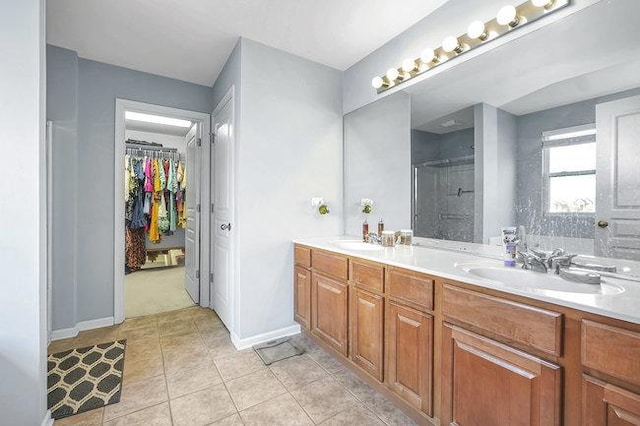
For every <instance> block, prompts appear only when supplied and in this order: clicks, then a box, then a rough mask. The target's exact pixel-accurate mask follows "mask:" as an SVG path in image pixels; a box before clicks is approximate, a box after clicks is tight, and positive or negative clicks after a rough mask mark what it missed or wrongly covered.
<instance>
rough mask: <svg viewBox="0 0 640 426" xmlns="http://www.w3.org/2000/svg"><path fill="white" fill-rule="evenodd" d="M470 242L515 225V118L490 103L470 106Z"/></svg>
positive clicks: (485, 239)
mask: <svg viewBox="0 0 640 426" xmlns="http://www.w3.org/2000/svg"><path fill="white" fill-rule="evenodd" d="M474 116H475V117H474V125H475V129H474V132H475V138H474V139H475V162H474V167H475V176H474V177H475V182H474V185H475V188H474V190H475V193H474V195H475V203H474V206H475V221H474V242H476V243H484V244H488V243H489V238H491V237H497V236H499V235H500V228H501V227H503V226H511V225H515V224H516V223H515V220H516V217H515V208H514V203H515V185H516V184H515V183H516V144H517V131H516V129H517V125H516V117H515V116H514V115H511V114H509V113H507V112H505V111H502V110H499V109H497V108H495V107H492V106H491V105H487V104H478V105H475V107H474Z"/></svg>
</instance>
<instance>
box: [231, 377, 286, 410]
mask: <svg viewBox="0 0 640 426" xmlns="http://www.w3.org/2000/svg"><path fill="white" fill-rule="evenodd" d="M227 389H228V390H229V393H230V394H231V398H233V402H235V404H236V407H238V410H244V409H246V408H249V407H252V406H254V405H257V404H260V403H261V402H264V401H267V400H269V399H271V398H274V397H276V396H278V395H282V394H283V393H286V392H287V390H286V389H285V388H284V386H282V384H281V383H280V382H279V381H278V379H276V376H274V375H273V373H272V372H271V371H269V370H268V369H264V370H259V371H256V372H254V373H251V374H248V375H246V376H242V377H240V378H238V379H235V380H232V381H230V382H228V383H227Z"/></svg>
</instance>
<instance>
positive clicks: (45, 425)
mask: <svg viewBox="0 0 640 426" xmlns="http://www.w3.org/2000/svg"><path fill="white" fill-rule="evenodd" d="M52 425H53V418H51V410H47V412H46V413H44V419H42V423H41V426H52Z"/></svg>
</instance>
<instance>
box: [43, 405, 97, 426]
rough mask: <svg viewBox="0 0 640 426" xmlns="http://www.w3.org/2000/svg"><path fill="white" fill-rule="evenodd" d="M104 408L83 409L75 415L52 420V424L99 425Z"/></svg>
mask: <svg viewBox="0 0 640 426" xmlns="http://www.w3.org/2000/svg"><path fill="white" fill-rule="evenodd" d="M103 413H104V408H96V409H95V410H90V411H85V412H84V413H80V414H76V415H75V416H70V417H65V418H64V419H60V420H56V421H55V422H53V425H54V426H99V425H101V424H102V415H103Z"/></svg>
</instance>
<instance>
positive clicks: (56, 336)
mask: <svg viewBox="0 0 640 426" xmlns="http://www.w3.org/2000/svg"><path fill="white" fill-rule="evenodd" d="M113 324H114V322H113V317H107V318H98V319H94V320H89V321H80V322H79V323H77V324H76V325H75V327H71V328H62V329H60V330H53V332H52V333H51V340H52V341H53V340H62V339H68V338H70V337H76V336H77V335H78V333H80V332H81V331H85V330H93V329H95V328H102V327H109V326H111V325H113Z"/></svg>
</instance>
